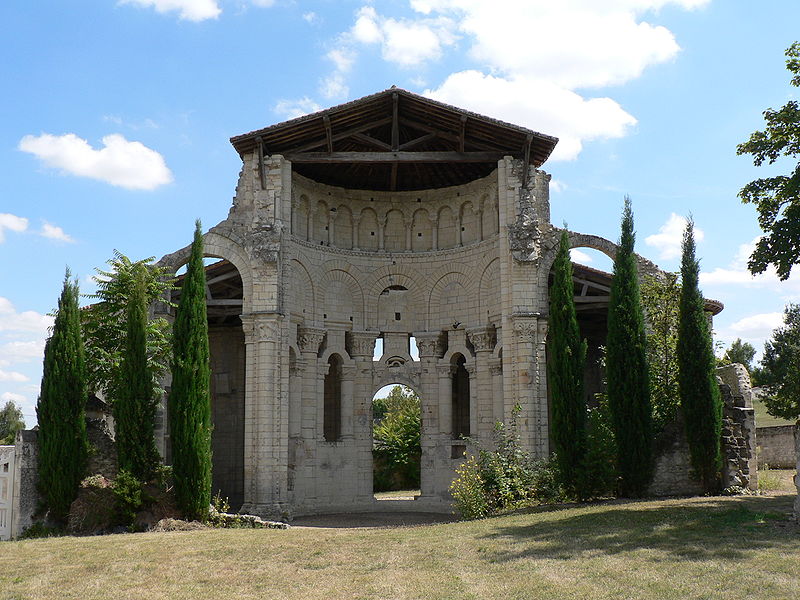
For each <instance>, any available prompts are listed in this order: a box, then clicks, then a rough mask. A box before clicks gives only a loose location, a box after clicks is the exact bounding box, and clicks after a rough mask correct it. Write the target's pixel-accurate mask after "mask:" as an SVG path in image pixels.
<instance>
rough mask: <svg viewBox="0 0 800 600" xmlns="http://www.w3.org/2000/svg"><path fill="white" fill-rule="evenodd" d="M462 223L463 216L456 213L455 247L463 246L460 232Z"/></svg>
mask: <svg viewBox="0 0 800 600" xmlns="http://www.w3.org/2000/svg"><path fill="white" fill-rule="evenodd" d="M463 221H464V215H463V214H461V211H460V210H459V211H458V215H457V216H456V246H463V245H464V243H463V241H462V235H461V234H462V231H461V223H462V222H463Z"/></svg>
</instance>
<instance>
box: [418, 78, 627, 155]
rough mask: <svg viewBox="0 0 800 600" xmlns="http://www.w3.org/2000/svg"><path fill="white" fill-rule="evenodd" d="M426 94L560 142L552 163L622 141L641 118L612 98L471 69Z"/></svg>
mask: <svg viewBox="0 0 800 600" xmlns="http://www.w3.org/2000/svg"><path fill="white" fill-rule="evenodd" d="M424 95H425V96H428V97H430V98H433V99H434V100H439V101H441V102H445V103H447V104H453V105H455V106H461V107H463V108H467V109H469V110H472V111H474V112H477V113H480V114H485V115H489V116H492V117H495V118H499V119H502V120H504V121H508V122H510V123H516V124H518V125H522V126H524V127H528V128H530V129H533V130H536V131H541V132H543V133H547V134H550V135H555V136H557V137H558V138H559V143H558V145H557V146H556V149H555V151H554V152H553V156H552V158H553V159H556V160H559V159H560V160H572V159H574V158H576V157H577V156H578V154H579V153H580V151H581V149H582V148H583V143H584V142H585V141H591V140H594V139H599V138H607V137H621V136H623V135H625V133H626V132H627V131H628V129H629V128H630V127H632V126H633V125H635V124H636V119H635V118H634V117H633V116H631V115H630V114H628V113H627V112H626V111H625V110H623V108H622V107H621V106H620V105H619V104H617V102H615V101H614V100H611V99H610V98H591V99H586V98H584V97H583V96H581V95H580V94H577V93H575V92H573V91H571V90H568V89H565V88H563V87H561V86H558V85H556V84H554V83H552V82H549V81H545V80H533V79H529V78H506V77H498V76H495V75H487V74H485V73H482V72H480V71H475V70H469V71H460V72H458V73H453V74H452V75H450V76H448V77H447V79H446V80H445V81H444V83H442V84H441V85H440V86H439V87H438V88H435V89H429V90H425V92H424Z"/></svg>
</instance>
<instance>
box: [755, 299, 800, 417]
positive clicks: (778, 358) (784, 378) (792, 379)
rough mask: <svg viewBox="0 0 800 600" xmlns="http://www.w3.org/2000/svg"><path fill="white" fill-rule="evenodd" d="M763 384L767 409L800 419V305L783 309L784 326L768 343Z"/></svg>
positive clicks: (762, 364) (765, 350)
mask: <svg viewBox="0 0 800 600" xmlns="http://www.w3.org/2000/svg"><path fill="white" fill-rule="evenodd" d="M761 366H762V369H761V377H762V382H761V383H762V387H763V388H764V391H765V392H766V395H765V396H764V404H765V405H766V407H767V412H769V414H771V415H773V416H775V417H781V418H783V419H792V420H795V419H800V304H789V305H787V306H786V308H785V309H784V311H783V325H782V326H781V327H779V328H778V329H776V330H775V331H773V332H772V338H771V339H770V340H769V341H767V342H766V343H765V344H764V357H763V358H762V359H761Z"/></svg>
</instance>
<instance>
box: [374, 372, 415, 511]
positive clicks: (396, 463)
mask: <svg viewBox="0 0 800 600" xmlns="http://www.w3.org/2000/svg"><path fill="white" fill-rule="evenodd" d="M372 433H373V435H372V457H373V477H372V488H373V492H374V493H375V498H376V499H377V500H398V499H404V500H406V499H413V498H414V497H416V496H419V493H420V491H419V489H420V468H421V467H420V457H421V454H422V449H421V439H422V420H421V406H420V398H419V396H417V394H416V392H414V390H412V389H411V388H410V387H408V386H405V385H402V384H393V385H387V386H385V387H382V388H381V389H380V390H378V392H377V393H376V394H375V396H374V397H373V399H372Z"/></svg>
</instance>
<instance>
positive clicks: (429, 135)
mask: <svg viewBox="0 0 800 600" xmlns="http://www.w3.org/2000/svg"><path fill="white" fill-rule="evenodd" d="M437 137H439V134H438V133H436V132H434V133H426V134H425V135H423V136H420V137H418V138H414V139H413V140H409V141H407V142H406V143H405V144H400V145H399V146H398V147H397V149H398V150H408V149H409V148H416V147H417V146H421V145H422V144H424V143H425V142H429V141H431V140H435V139H436V138H437Z"/></svg>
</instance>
